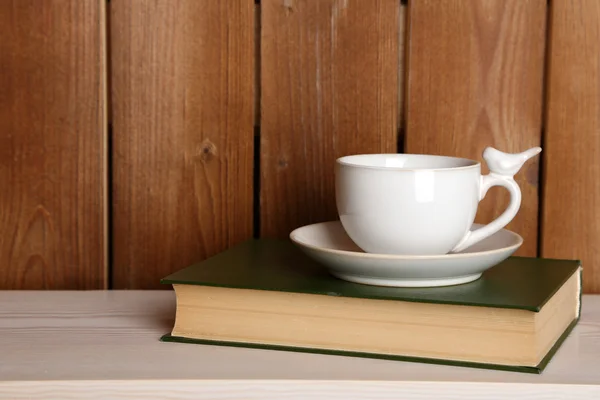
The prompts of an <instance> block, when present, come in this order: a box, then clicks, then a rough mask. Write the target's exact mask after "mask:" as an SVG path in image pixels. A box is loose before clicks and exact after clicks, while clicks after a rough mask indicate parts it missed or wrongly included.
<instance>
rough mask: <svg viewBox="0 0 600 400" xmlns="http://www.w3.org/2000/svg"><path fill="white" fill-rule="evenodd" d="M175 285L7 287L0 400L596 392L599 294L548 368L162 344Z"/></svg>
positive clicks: (1, 313)
mask: <svg viewBox="0 0 600 400" xmlns="http://www.w3.org/2000/svg"><path fill="white" fill-rule="evenodd" d="M174 309H175V295H174V293H173V292H172V291H149V290H145V291H134V290H132V291H114V292H112V293H111V294H110V295H107V294H106V293H105V292H101V291H86V292H84V291H76V292H68V293H67V292H62V291H43V292H22V291H11V292H0V337H1V338H2V340H1V341H0V354H2V363H0V399H10V400H17V399H28V400H32V399H48V398H54V399H76V400H80V399H110V398H126V399H144V400H148V399H161V400H163V399H215V398H216V399H222V400H233V399H240V398H243V399H274V400H275V399H276V400H280V399H286V400H288V399H289V400H303V399H308V398H319V399H337V400H344V399H374V398H376V399H379V400H383V399H390V400H391V399H402V400H410V399H421V400H422V399H437V398H439V399H461V400H462V399H465V400H469V399H470V400H479V399H486V400H487V399H495V400H500V399H502V400H504V399H527V400H542V399H544V400H558V399H577V400H580V399H582V400H583V399H589V400H596V399H598V398H599V397H600V369H599V368H597V366H598V365H599V363H600V296H593V295H586V296H584V297H583V305H582V318H581V321H580V322H579V325H578V326H577V327H575V329H574V330H573V332H572V333H571V334H570V335H569V337H568V338H567V340H566V341H565V342H564V343H563V344H562V346H561V348H560V349H559V351H558V352H557V354H556V355H555V357H554V358H553V359H552V362H551V363H550V365H549V366H548V368H547V369H546V370H544V373H543V374H541V375H535V374H518V373H514V372H506V371H490V370H485V369H474V368H459V367H453V366H439V365H431V364H424V363H411V362H397V361H386V360H374V359H366V358H360V357H338V356H330V355H323V354H307V353H301V352H287V351H273V350H257V349H246V348H236V347H220V346H198V345H192V344H181V343H162V342H160V341H159V340H157V338H159V337H160V336H161V335H162V334H164V333H165V332H166V331H168V329H169V328H170V327H171V326H172V322H173V316H174Z"/></svg>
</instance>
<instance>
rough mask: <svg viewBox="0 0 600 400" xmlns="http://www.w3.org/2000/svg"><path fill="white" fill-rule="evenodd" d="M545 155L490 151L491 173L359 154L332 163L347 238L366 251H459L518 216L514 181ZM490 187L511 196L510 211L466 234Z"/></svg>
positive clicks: (431, 160)
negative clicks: (527, 164)
mask: <svg viewBox="0 0 600 400" xmlns="http://www.w3.org/2000/svg"><path fill="white" fill-rule="evenodd" d="M541 150H542V149H541V148H539V147H534V148H532V149H529V150H527V151H525V152H522V153H516V154H509V153H503V152H501V151H499V150H496V149H494V148H491V147H488V148H486V149H485V150H484V152H483V158H484V159H485V161H486V164H487V166H488V167H489V169H490V173H489V174H488V175H481V164H480V163H479V162H477V161H474V160H469V159H465V158H457V157H445V156H434V155H417V154H360V155H350V156H345V157H341V158H339V159H337V160H336V164H335V196H336V204H337V210H338V214H339V217H340V220H341V222H342V225H343V227H344V229H345V230H346V232H347V234H348V236H350V238H351V239H352V240H353V241H354V242H355V243H356V245H358V246H359V247H360V248H361V249H362V250H364V251H365V252H367V253H377V254H404V255H440V254H447V253H454V252H459V251H462V250H464V249H466V248H467V247H469V246H471V245H473V244H475V243H477V242H479V241H480V240H482V239H484V238H486V237H488V236H490V235H492V234H494V233H495V232H497V231H499V230H500V229H502V228H504V227H505V226H506V225H507V224H508V223H509V222H510V221H511V220H512V219H513V218H514V217H515V215H516V214H517V212H518V211H519V207H520V205H521V190H520V189H519V185H518V184H517V183H516V181H515V180H514V179H513V176H514V175H515V174H516V173H517V172H518V171H519V170H520V169H521V167H522V166H523V164H524V163H525V162H526V161H527V160H528V159H530V158H531V157H534V156H535V155H537V154H538V153H539V152H540V151H541ZM492 186H503V187H505V188H506V189H508V191H509V192H510V204H509V205H508V208H507V209H506V210H505V211H504V212H503V213H502V214H501V215H500V216H499V217H498V218H497V219H495V220H494V221H492V222H490V223H489V224H487V225H485V226H483V227H481V228H479V229H476V230H471V226H472V225H473V222H474V220H475V215H476V213H477V207H478V205H479V202H480V201H481V200H482V199H483V198H484V196H485V194H486V193H487V191H488V189H489V188H490V187H492Z"/></svg>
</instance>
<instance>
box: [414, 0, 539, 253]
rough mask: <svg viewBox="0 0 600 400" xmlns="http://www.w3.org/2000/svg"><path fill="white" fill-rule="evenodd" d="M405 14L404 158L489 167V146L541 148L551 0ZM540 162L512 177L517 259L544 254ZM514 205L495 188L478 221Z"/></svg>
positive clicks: (459, 0) (421, 7)
mask: <svg viewBox="0 0 600 400" xmlns="http://www.w3.org/2000/svg"><path fill="white" fill-rule="evenodd" d="M408 13H409V25H410V27H409V30H410V32H409V37H410V43H409V44H407V46H408V82H407V97H406V99H405V102H406V107H407V115H406V119H407V120H406V140H405V151H406V152H408V153H429V154H443V155H453V156H460V157H467V158H472V159H477V160H480V161H482V162H483V159H482V157H481V153H482V152H483V150H484V148H485V147H486V146H493V147H496V148H498V149H499V150H502V151H507V152H521V151H524V150H526V149H529V148H531V147H534V146H539V145H540V144H541V130H542V120H541V115H542V96H543V75H544V46H545V45H544V43H545V26H546V0H489V1H477V0H446V1H439V0H420V1H413V2H409V10H408ZM539 160H540V157H539V156H538V157H536V158H535V159H533V160H530V161H528V162H527V164H526V165H525V166H524V168H523V169H522V170H521V171H520V172H519V173H518V174H517V175H516V176H515V179H516V180H517V182H518V183H519V186H520V187H521V191H522V195H523V200H522V204H521V208H520V211H519V213H518V214H517V216H516V218H515V219H514V220H513V221H512V222H511V223H510V224H509V225H508V226H507V228H508V229H512V230H514V231H516V232H517V233H519V234H520V235H522V236H523V238H524V243H523V246H522V247H521V248H520V249H519V250H518V252H517V254H520V255H531V256H535V255H536V254H537V244H538V238H537V232H538V170H539ZM483 164H485V163H483ZM482 172H483V173H487V172H488V169H487V167H486V166H485V165H483V166H482ZM508 197H509V196H508V193H507V192H506V191H505V190H504V189H502V188H492V189H491V190H490V191H489V192H488V194H487V196H486V198H485V199H484V200H483V201H482V202H481V203H480V206H479V212H478V214H477V217H476V222H481V223H487V222H490V221H492V219H494V218H496V217H497V216H499V215H500V213H501V212H502V211H503V210H504V209H505V208H506V206H507V205H508Z"/></svg>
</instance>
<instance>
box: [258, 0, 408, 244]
mask: <svg viewBox="0 0 600 400" xmlns="http://www.w3.org/2000/svg"><path fill="white" fill-rule="evenodd" d="M261 8H262V20H261V22H262V34H261V72H262V73H261V76H262V79H261V111H262V112H261V120H260V133H261V141H260V145H261V148H260V154H261V158H260V168H261V184H260V222H261V226H260V228H261V229H260V233H261V236H265V237H272V236H275V237H286V236H287V235H288V234H289V232H290V231H291V230H292V229H294V228H296V227H298V226H301V225H304V224H308V223H311V222H317V221H324V220H331V219H336V218H337V212H336V208H335V201H334V198H335V193H334V179H333V168H334V163H335V159H336V158H338V157H340V156H342V155H344V154H350V153H360V152H366V153H380V152H386V153H389V152H392V153H393V152H396V150H397V133H398V78H397V77H398V74H397V72H398V51H399V48H398V42H399V40H398V39H399V35H398V30H399V18H398V15H399V2H398V0H373V1H368V2H360V1H348V0H323V1H314V0H288V1H281V0H263V1H262V3H261ZM357 55H360V56H357Z"/></svg>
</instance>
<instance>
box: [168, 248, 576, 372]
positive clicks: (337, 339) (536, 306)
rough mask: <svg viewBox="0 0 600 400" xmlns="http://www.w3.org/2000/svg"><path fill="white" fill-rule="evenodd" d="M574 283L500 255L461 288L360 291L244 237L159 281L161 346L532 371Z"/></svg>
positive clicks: (555, 333) (560, 332)
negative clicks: (164, 329) (169, 306)
mask: <svg viewBox="0 0 600 400" xmlns="http://www.w3.org/2000/svg"><path fill="white" fill-rule="evenodd" d="M581 275H582V274H581V264H580V262H579V261H576V260H555V259H539V258H528V257H510V258H509V259H507V260H505V261H504V262H502V263H501V264H498V265H497V266H495V267H493V268H491V269H489V270H488V271H486V272H485V273H484V274H483V276H482V277H481V278H480V279H478V280H476V281H473V282H470V283H466V284H462V285H455V286H446V287H434V288H392V287H380V286H369V285H362V284H357V283H351V282H346V281H343V280H340V279H338V278H335V277H333V276H331V275H330V274H329V273H328V272H327V271H326V270H325V269H324V267H322V266H321V265H319V264H318V263H316V262H315V261H313V260H312V259H310V258H308V257H307V256H306V255H305V254H304V253H303V252H302V251H301V250H300V249H298V248H297V247H296V246H295V245H293V244H292V243H291V242H290V241H288V240H276V239H260V240H250V241H248V242H245V243H242V244H240V245H238V246H235V247H233V248H231V249H229V250H227V251H224V252H222V253H220V254H218V255H216V256H214V257H211V258H209V259H207V260H205V261H203V262H200V263H198V264H195V265H192V266H190V267H188V268H185V269H183V270H181V271H178V272H175V273H173V274H171V275H169V276H167V277H165V278H164V279H163V280H162V281H161V282H162V283H164V284H171V285H173V288H174V290H175V293H176V298H177V309H176V318H175V324H174V327H173V330H172V332H171V333H169V334H165V335H164V336H163V337H162V338H161V340H163V341H166V342H184V343H199V344H214V345H228V346H246V347H254V348H264V349H275V350H284V351H305V352H315V353H325V354H337V355H346V356H357V357H373V358H383V359H393V360H403V361H417V362H428V363H438V364H451V365H461V366H469V367H477V368H492V369H503V370H512V371H520V372H529V373H540V372H542V371H543V369H544V368H545V366H546V365H547V364H548V362H549V361H550V359H551V358H552V356H553V354H554V353H555V351H556V350H557V349H558V347H559V346H560V345H561V343H562V342H563V341H564V340H565V338H566V337H567V336H568V334H569V332H570V331H571V330H572V329H573V327H574V326H575V324H576V323H577V321H578V320H579V315H580V312H581Z"/></svg>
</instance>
